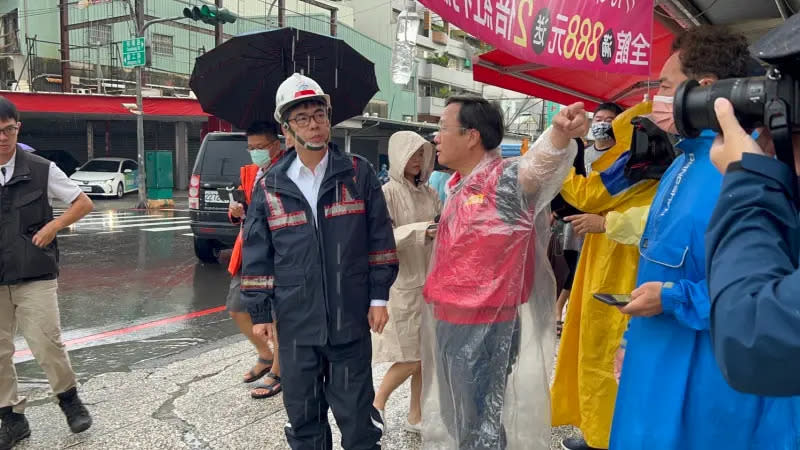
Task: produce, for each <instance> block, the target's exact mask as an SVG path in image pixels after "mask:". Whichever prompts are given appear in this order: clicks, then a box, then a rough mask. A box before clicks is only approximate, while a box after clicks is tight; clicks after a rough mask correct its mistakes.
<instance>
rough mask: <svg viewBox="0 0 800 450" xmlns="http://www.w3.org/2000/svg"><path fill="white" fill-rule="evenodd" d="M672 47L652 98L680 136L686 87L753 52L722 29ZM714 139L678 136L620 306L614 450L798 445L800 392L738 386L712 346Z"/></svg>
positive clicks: (668, 127) (742, 63) (726, 74)
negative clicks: (680, 99)
mask: <svg viewBox="0 0 800 450" xmlns="http://www.w3.org/2000/svg"><path fill="white" fill-rule="evenodd" d="M673 51H674V53H673V54H672V56H671V57H670V58H669V59H668V60H667V62H666V64H665V65H664V68H663V69H662V71H661V79H660V89H659V92H658V95H656V96H655V97H654V98H653V120H654V122H656V123H657V124H658V125H659V127H660V128H662V129H663V130H665V131H667V132H669V133H672V134H677V131H676V127H675V122H674V119H673V115H672V109H673V108H672V98H673V95H674V93H675V90H676V89H677V88H678V86H679V85H680V84H681V83H682V82H684V81H686V80H687V79H694V80H697V81H698V82H699V83H700V84H701V85H704V86H707V85H710V84H712V83H714V82H716V81H717V80H719V79H722V78H730V77H741V76H744V75H746V72H747V68H748V65H749V62H750V58H749V52H748V49H747V41H746V40H745V38H744V37H743V36H741V35H739V34H733V33H731V32H730V31H727V30H726V29H721V28H714V27H698V28H695V29H692V30H690V31H687V32H686V33H684V34H683V35H681V36H679V37H678V38H677V39H676V40H675V42H674V44H673ZM714 137H715V133H714V132H713V131H711V130H705V131H703V132H702V134H701V135H700V136H699V137H697V138H694V139H684V140H682V141H680V142H679V143H678V144H677V147H678V148H680V149H681V150H682V152H683V154H682V155H681V156H680V157H678V158H676V159H675V161H674V162H673V164H672V165H671V166H670V168H669V169H668V170H667V171H666V172H665V173H664V175H663V177H662V178H661V182H660V184H659V187H658V191H657V192H656V196H655V199H654V200H653V203H652V205H651V207H650V210H649V213H648V218H647V223H646V225H645V228H644V231H643V233H642V236H641V239H640V241H639V254H640V258H639V269H638V277H637V283H636V285H637V286H638V287H637V289H635V290H634V291H633V292H632V293H631V302H630V303H629V304H628V305H626V306H624V307H622V308H621V309H620V310H621V312H622V313H624V314H628V315H630V316H631V320H630V323H629V328H628V331H627V332H626V334H625V340H626V341H627V349H625V348H621V349H620V351H619V352H618V354H617V367H616V369H617V370H621V378H620V385H619V391H618V396H617V402H616V409H615V412H614V420H613V424H612V429H611V445H610V448H612V449H615V450H634V449H635V450H641V449H659V450H700V449H726V450H749V449H796V448H797V439H798V436H800V433H798V425H797V424H795V417H794V415H795V413H794V402H795V401H796V400H794V399H792V398H770V397H759V396H755V395H749V394H743V393H740V392H737V391H734V390H733V389H732V388H731V387H730V386H729V385H728V384H727V383H726V382H725V378H724V377H723V375H722V372H721V371H720V369H719V367H718V366H717V364H716V362H715V359H714V355H713V353H712V344H711V335H710V333H709V313H710V299H709V293H708V284H707V282H706V271H705V268H706V261H705V245H704V239H703V236H704V233H705V230H706V228H707V226H708V223H709V220H710V216H711V212H712V211H713V209H714V205H715V204H716V202H717V198H718V197H719V192H720V189H721V186H722V176H721V175H720V173H719V172H718V171H717V170H716V169H715V168H714V166H713V164H712V163H711V159H710V149H711V143H712V141H713V140H714ZM625 340H624V341H625ZM624 341H623V342H624ZM624 346H625V344H623V347H624ZM620 365H621V367H620Z"/></svg>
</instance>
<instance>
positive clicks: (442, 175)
mask: <svg viewBox="0 0 800 450" xmlns="http://www.w3.org/2000/svg"><path fill="white" fill-rule="evenodd" d="M450 176H451V175H450V174H449V173H447V172H442V171H441V170H435V171H434V172H433V173H432V174H431V176H430V178H429V179H428V184H429V185H431V187H432V188H434V189H436V193H438V194H439V199H440V200H441V201H442V203H444V201H445V200H447V180H449V179H450Z"/></svg>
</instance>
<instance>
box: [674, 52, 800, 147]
mask: <svg viewBox="0 0 800 450" xmlns="http://www.w3.org/2000/svg"><path fill="white" fill-rule="evenodd" d="M795 65H796V64H795ZM791 69H795V70H797V67H794V68H792V67H786V66H784V67H782V66H780V65H773V66H771V67H770V68H769V69H768V70H767V74H766V75H765V76H759V77H749V78H729V79H727V80H719V81H717V82H716V83H714V84H712V85H711V86H707V87H701V86H700V84H699V83H698V82H697V81H696V80H688V81H685V82H684V83H683V84H681V85H680V86H679V87H678V90H677V91H676V93H675V100H674V111H673V114H674V117H675V126H676V127H677V128H678V132H679V133H680V134H681V136H686V137H697V136H698V135H700V132H701V131H702V130H704V129H711V130H714V131H716V132H720V131H721V130H720V126H719V122H718V121H717V115H716V114H715V113H714V101H715V100H716V99H717V98H720V97H723V98H727V99H728V100H730V102H731V103H732V104H733V109H734V112H735V114H736V118H737V119H738V120H739V123H740V124H741V125H742V128H745V129H750V128H756V127H759V126H766V127H769V126H770V124H771V123H772V122H773V121H775V120H778V119H776V117H781V115H780V113H781V112H783V111H784V110H785V111H786V113H787V115H786V116H783V117H785V120H784V121H785V122H786V123H787V124H791V125H792V126H793V127H795V128H797V127H800V77H798V76H797V75H795V74H793V73H792V72H791ZM776 113H777V114H778V116H776Z"/></svg>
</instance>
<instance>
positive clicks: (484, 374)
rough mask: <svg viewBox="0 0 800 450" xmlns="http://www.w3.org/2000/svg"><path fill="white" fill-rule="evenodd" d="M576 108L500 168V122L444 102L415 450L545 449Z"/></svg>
mask: <svg viewBox="0 0 800 450" xmlns="http://www.w3.org/2000/svg"><path fill="white" fill-rule="evenodd" d="M587 127H588V120H587V119H586V113H585V111H584V110H583V105H582V104H574V105H571V106H570V107H568V108H566V109H564V110H562V111H561V112H560V113H559V115H558V116H556V118H555V119H554V125H553V127H552V128H551V129H549V130H548V131H546V132H545V133H544V134H543V135H542V137H541V138H540V139H539V140H538V141H537V142H536V143H535V144H534V145H533V148H532V150H530V151H528V152H527V153H526V154H525V155H524V156H522V157H519V158H514V159H508V160H504V159H502V157H501V155H500V152H499V150H497V147H498V146H499V144H500V141H501V139H502V136H503V124H502V115H501V113H500V112H499V111H498V110H497V108H495V107H494V106H492V105H490V104H489V103H488V102H486V101H485V100H483V99H476V98H474V97H451V98H450V99H448V102H447V107H446V108H445V110H444V112H443V114H442V122H441V123H440V132H439V134H438V135H437V137H436V143H437V151H438V152H439V161H440V162H441V163H442V164H444V165H446V166H448V167H451V168H453V169H455V170H456V173H455V174H454V175H453V177H452V178H451V179H450V181H449V182H448V190H449V193H448V200H447V202H446V204H445V206H444V209H443V211H442V215H441V219H440V221H439V226H438V231H437V237H436V243H435V247H434V255H433V259H432V262H431V272H430V273H429V275H428V278H427V280H426V283H425V288H424V290H423V295H424V297H425V302H426V306H425V308H424V310H423V317H422V319H423V326H422V336H423V344H422V345H423V347H422V367H423V404H422V411H423V419H422V426H423V446H424V447H425V448H433V449H455V448H458V449H465V450H471V449H505V448H510V449H540V448H541V449H544V448H548V446H549V442H550V402H549V391H548V385H549V382H548V378H549V374H550V370H551V367H552V364H553V359H554V351H555V331H554V329H553V326H552V324H553V320H554V318H553V314H554V302H553V299H554V298H555V291H556V290H555V288H556V286H555V279H554V277H553V273H552V270H551V268H550V265H549V264H548V262H547V251H546V250H547V243H548V241H549V238H550V230H549V203H550V201H551V200H552V199H553V198H554V197H555V195H556V193H557V192H558V191H559V189H560V188H561V183H562V181H563V179H564V177H565V176H566V174H567V172H568V171H569V168H570V167H571V166H572V160H573V159H574V157H575V153H576V151H577V144H576V143H575V142H573V141H572V138H574V137H579V136H582V135H583V134H585V132H586V129H587Z"/></svg>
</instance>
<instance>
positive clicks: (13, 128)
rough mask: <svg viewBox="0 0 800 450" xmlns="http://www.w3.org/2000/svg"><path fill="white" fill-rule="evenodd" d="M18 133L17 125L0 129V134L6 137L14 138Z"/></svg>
mask: <svg viewBox="0 0 800 450" xmlns="http://www.w3.org/2000/svg"><path fill="white" fill-rule="evenodd" d="M18 131H19V125H9V126H7V127H5V128H0V133H3V134H5V135H6V136H8V137H13V136H16V135H17V132H18Z"/></svg>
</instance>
